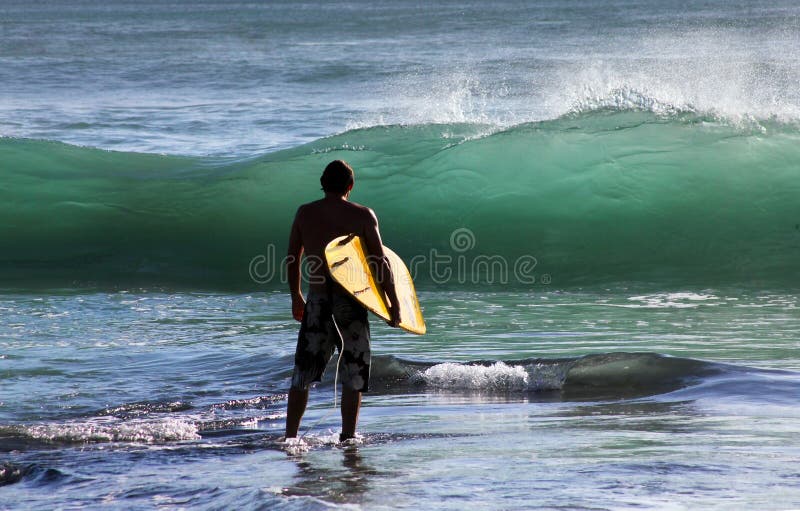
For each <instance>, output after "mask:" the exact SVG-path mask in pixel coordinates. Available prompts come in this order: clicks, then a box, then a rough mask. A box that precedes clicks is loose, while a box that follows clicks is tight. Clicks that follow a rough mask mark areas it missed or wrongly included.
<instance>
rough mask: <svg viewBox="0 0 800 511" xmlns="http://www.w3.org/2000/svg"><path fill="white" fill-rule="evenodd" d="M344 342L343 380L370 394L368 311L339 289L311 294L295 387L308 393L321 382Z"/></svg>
mask: <svg viewBox="0 0 800 511" xmlns="http://www.w3.org/2000/svg"><path fill="white" fill-rule="evenodd" d="M334 320H335V323H334ZM337 326H338V327H339V328H338V331H337V328H336V327H337ZM339 333H341V338H340V337H339ZM342 342H344V351H343V352H342V355H341V356H342V360H341V364H340V365H341V367H340V370H339V380H340V381H341V382H342V385H343V386H344V387H346V388H348V389H351V390H356V391H361V392H366V391H367V390H368V388H369V366H370V359H371V352H370V346H369V322H368V320H367V309H366V308H364V306H363V305H361V304H360V303H358V302H357V301H356V300H355V299H354V298H352V297H350V295H348V294H346V293H345V292H344V291H343V290H341V289H339V288H338V287H336V286H332V288H331V290H330V291H329V292H328V293H324V292H315V291H311V292H310V293H309V294H308V298H307V299H306V306H305V309H304V311H303V320H302V322H301V323H300V333H299V335H298V336H297V351H296V352H295V356H294V372H293V374H292V388H293V389H299V390H305V389H308V387H309V385H311V383H312V382H318V381H321V380H322V374H323V373H324V372H325V366H327V365H328V362H329V361H330V359H331V357H332V356H333V353H334V351H335V350H336V349H337V348H338V349H341V346H342Z"/></svg>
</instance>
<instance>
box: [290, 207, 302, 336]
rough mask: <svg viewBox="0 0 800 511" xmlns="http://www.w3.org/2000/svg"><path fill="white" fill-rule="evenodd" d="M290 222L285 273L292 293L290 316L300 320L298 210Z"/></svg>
mask: <svg viewBox="0 0 800 511" xmlns="http://www.w3.org/2000/svg"><path fill="white" fill-rule="evenodd" d="M301 209H302V208H300V209H298V210H297V214H296V215H295V217H294V222H292V232H291V233H290V234H289V250H288V253H287V254H286V274H287V276H288V278H289V292H290V293H291V294H292V317H294V319H296V320H297V321H302V319H303V310H304V309H305V306H306V302H305V299H304V298H303V291H302V289H301V288H300V281H301V278H300V261H301V259H302V257H303V239H302V236H301V235H300V220H299V219H300V211H301Z"/></svg>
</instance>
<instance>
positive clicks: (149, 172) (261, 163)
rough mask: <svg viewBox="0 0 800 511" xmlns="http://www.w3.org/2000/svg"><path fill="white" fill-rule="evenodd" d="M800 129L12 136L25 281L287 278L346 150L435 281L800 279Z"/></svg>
mask: <svg viewBox="0 0 800 511" xmlns="http://www.w3.org/2000/svg"><path fill="white" fill-rule="evenodd" d="M798 142H800V131H798V130H797V129H795V128H794V127H792V126H787V125H780V124H774V125H768V126H766V127H764V126H755V127H740V126H739V127H737V126H729V125H725V124H723V123H719V122H715V121H713V120H710V119H704V118H701V117H698V116H693V115H688V114H687V115H681V116H672V117H669V118H663V117H658V116H656V115H654V114H651V113H647V112H635V111H593V112H589V113H584V114H580V115H575V116H569V117H563V118H560V119H557V120H554V121H547V122H541V123H535V124H528V125H521V126H517V127H514V128H511V129H508V130H505V131H501V132H494V133H490V128H489V127H485V126H475V125H426V126H414V127H400V126H391V127H376V128H369V129H363V130H355V131H350V132H347V133H344V134H341V135H337V136H334V137H330V138H326V139H322V140H319V141H317V142H314V143H312V144H308V145H304V146H301V147H297V148H294V149H290V150H286V151H280V152H275V153H271V154H268V155H265V156H263V157H259V158H256V159H249V160H222V159H214V160H211V159H201V158H181V157H171V156H160V155H148V154H130V153H115V152H108V151H101V150H96V149H89V148H80V147H74V146H68V145H64V144H59V143H53V142H42V141H32V140H20V139H2V140H0V166H1V167H0V176H1V177H0V179H1V180H2V181H0V194H1V196H2V201H0V239H2V242H0V243H2V256H0V257H2V261H0V276H1V277H2V280H3V282H5V283H6V285H7V286H18V285H19V286H28V285H36V284H43V285H48V286H55V285H76V284H89V285H92V284H99V285H130V284H133V285H137V284H142V285H153V284H154V285H167V286H170V285H186V286H191V287H198V288H219V287H222V288H243V289H247V288H255V289H264V288H279V287H281V286H282V284H281V280H282V279H281V275H280V272H279V271H278V269H279V263H280V260H281V257H282V255H283V254H284V253H285V250H286V239H287V237H288V232H289V226H290V223H291V220H292V218H293V215H294V212H295V210H296V208H297V206H298V205H299V204H300V203H303V202H306V201H310V200H314V199H315V198H318V197H320V196H321V192H320V190H319V175H320V174H321V171H322V169H323V168H324V166H325V165H326V164H327V163H328V162H329V161H331V160H333V159H337V158H341V159H345V160H347V161H348V162H350V163H351V164H352V165H353V167H354V168H355V170H356V185H355V189H354V191H353V194H352V196H351V199H352V200H354V201H356V202H360V203H362V204H365V205H368V206H370V207H372V208H373V209H374V210H375V212H376V213H377V214H378V217H379V218H380V221H381V230H382V233H383V236H384V242H385V243H386V244H387V245H390V246H392V247H393V248H394V249H395V251H397V252H398V253H399V254H400V255H401V256H403V257H404V258H405V259H406V260H407V262H408V263H409V265H410V266H411V269H412V273H414V275H415V277H416V279H417V281H418V286H424V285H426V284H428V285H437V286H438V285H450V286H455V285H475V286H486V285H489V284H491V285H493V286H494V285H509V286H525V285H538V284H542V283H545V284H547V285H549V286H551V287H553V286H555V287H562V286H574V285H590V284H605V283H614V282H647V283H656V284H658V285H671V284H676V285H683V284H690V283H696V284H714V283H720V282H754V283H759V284H764V283H772V284H776V285H781V284H792V283H796V282H798V280H800V272H798V270H800V258H798V255H799V254H800V201H799V200H798V198H800V180H798V179H797V176H798V172H799V171H800V143H798Z"/></svg>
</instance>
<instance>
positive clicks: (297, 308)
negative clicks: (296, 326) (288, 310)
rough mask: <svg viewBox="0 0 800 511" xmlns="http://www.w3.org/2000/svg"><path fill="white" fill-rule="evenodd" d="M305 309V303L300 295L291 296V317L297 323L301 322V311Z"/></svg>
mask: <svg viewBox="0 0 800 511" xmlns="http://www.w3.org/2000/svg"><path fill="white" fill-rule="evenodd" d="M305 308H306V301H305V299H304V298H303V295H302V294H297V295H294V294H293V295H292V317H293V318H294V319H296V320H297V321H303V311H304V310H305Z"/></svg>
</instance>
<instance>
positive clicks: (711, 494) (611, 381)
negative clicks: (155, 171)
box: [0, 289, 800, 509]
mask: <svg viewBox="0 0 800 511" xmlns="http://www.w3.org/2000/svg"><path fill="white" fill-rule="evenodd" d="M421 299H422V302H423V304H424V307H425V313H426V316H427V317H428V318H429V328H430V333H429V334H428V335H426V336H423V337H417V336H411V335H406V334H402V333H398V332H397V331H394V330H391V329H388V328H386V327H384V326H380V325H378V324H377V322H375V321H373V334H374V349H375V354H376V359H375V362H374V368H373V389H374V391H373V392H371V393H369V394H368V395H366V397H365V401H364V408H363V410H362V415H361V422H360V432H361V435H362V437H361V438H360V439H359V441H358V445H356V446H344V447H342V446H339V445H337V444H336V435H337V432H338V428H339V419H338V414H337V413H335V412H332V413H329V412H331V410H330V407H331V405H332V404H333V403H332V399H333V395H332V381H331V379H332V376H331V372H332V371H331V369H329V371H328V374H327V377H326V379H325V380H324V381H323V383H322V384H320V385H319V386H318V387H317V388H315V389H314V390H313V391H312V394H311V396H312V397H311V403H310V408H309V411H308V413H307V416H306V419H305V423H304V426H305V428H307V427H308V426H311V425H312V424H314V423H315V422H317V421H318V420H320V419H322V421H321V422H319V423H318V424H316V425H314V426H313V428H312V429H311V430H310V431H306V436H305V437H304V438H303V440H302V442H301V443H300V444H299V445H286V444H285V443H283V442H282V440H281V438H280V437H281V435H282V432H283V420H284V417H285V415H284V408H285V391H286V388H287V386H288V381H289V376H290V371H291V356H292V353H293V349H294V339H295V336H296V324H294V323H293V322H292V321H290V320H289V319H287V310H288V305H289V304H288V301H287V299H286V297H285V296H284V295H283V294H280V293H267V294H258V295H244V294H217V293H182V292H169V293H166V292H153V291H138V292H112V293H109V292H80V293H79V292H74V291H69V292H66V291H65V292H61V293H53V294H16V295H5V296H4V297H3V300H2V302H1V303H0V306H1V307H2V308H3V311H4V314H5V315H6V317H7V318H8V321H7V322H6V324H5V325H4V326H3V330H2V338H3V339H4V342H3V349H2V354H0V355H2V360H1V361H0V364H2V366H0V367H2V373H0V374H2V376H3V382H4V385H3V389H2V393H1V394H0V401H1V402H2V407H0V423H1V424H2V430H1V433H0V437H1V438H2V440H0V449H2V451H3V459H4V461H3V469H2V470H3V472H2V474H3V475H2V477H3V481H4V482H5V483H6V486H5V487H4V488H2V489H0V493H1V494H2V496H3V502H4V506H7V507H9V508H17V507H30V508H42V509H44V508H53V507H75V506H83V505H87V506H90V507H91V506H95V507H104V508H106V507H107V508H120V509H130V508H149V507H152V506H155V505H174V506H182V505H186V506H192V507H195V506H197V507H231V506H234V507H245V508H273V507H277V508H284V509H318V508H319V509H321V508H324V507H327V506H330V505H335V506H344V507H345V508H346V507H347V506H351V505H353V506H356V507H364V508H369V509H394V508H400V509H402V508H419V507H420V506H423V507H435V508H437V509H449V508H453V509H456V508H459V509H461V508H465V507H466V508H474V509H485V508H509V509H522V508H532V507H536V508H557V507H563V506H566V507H568V508H573V509H574V508H583V507H586V508H590V507H591V508H606V509H620V508H627V507H645V508H666V507H671V508H697V507H702V508H712V509H730V508H753V507H759V508H765V509H767V508H769V509H785V508H790V507H792V506H793V505H796V503H797V502H798V499H800V491H798V489H797V488H798V485H797V484H796V483H797V478H798V474H797V470H796V459H797V456H798V455H800V448H799V446H798V445H797V443H796V438H797V434H798V427H797V419H798V409H797V406H796V400H797V396H798V392H799V391H800V361H798V358H797V356H796V354H797V347H798V346H797V342H798V341H797V339H796V336H795V335H794V332H796V331H797V328H798V322H800V316H798V314H797V300H798V298H797V296H796V295H794V294H788V293H778V292H775V293H768V292H764V291H759V292H742V291H736V290H734V289H727V290H715V289H704V290H698V291H687V290H684V291H681V292H670V293H649V294H642V293H640V292H636V291H631V290H629V291H627V292H620V291H619V290H618V291H617V292H616V293H613V294H612V293H610V292H608V291H606V290H598V291H581V292H578V291H576V292H569V293H567V292H536V293H476V292H454V291H448V292H423V293H422V294H421ZM305 428H304V429H305Z"/></svg>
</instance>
